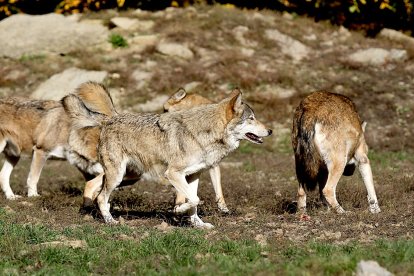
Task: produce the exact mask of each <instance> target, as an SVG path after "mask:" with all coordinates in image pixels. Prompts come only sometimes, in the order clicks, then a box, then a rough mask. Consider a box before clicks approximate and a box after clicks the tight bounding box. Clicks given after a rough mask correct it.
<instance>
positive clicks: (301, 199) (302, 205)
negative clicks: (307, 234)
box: [297, 184, 306, 215]
mask: <svg viewBox="0 0 414 276" xmlns="http://www.w3.org/2000/svg"><path fill="white" fill-rule="evenodd" d="M297 196H298V210H297V212H298V213H299V214H300V215H302V214H306V192H305V189H304V187H303V184H299V188H298V195H297Z"/></svg>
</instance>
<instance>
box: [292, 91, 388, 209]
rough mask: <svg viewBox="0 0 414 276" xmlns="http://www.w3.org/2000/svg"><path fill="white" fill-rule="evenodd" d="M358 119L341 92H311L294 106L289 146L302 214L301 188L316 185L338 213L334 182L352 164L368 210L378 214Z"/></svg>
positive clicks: (362, 128) (362, 126) (349, 170)
mask: <svg viewBox="0 0 414 276" xmlns="http://www.w3.org/2000/svg"><path fill="white" fill-rule="evenodd" d="M365 125H366V123H365V122H362V121H361V119H360V118H359V116H358V113H357V112H356V109H355V106H354V104H353V103H352V101H351V100H350V99H349V98H347V97H345V96H342V95H339V94H334V93H328V92H315V93H313V94H311V95H309V96H308V97H306V98H305V99H304V100H303V101H302V102H301V103H300V104H299V106H298V107H297V108H296V111H295V115H294V118H293V130H292V145H293V151H294V153H295V163H296V175H297V178H298V181H299V189H298V210H299V212H301V213H302V214H305V213H306V193H305V189H308V190H312V189H315V188H316V185H317V184H319V192H320V195H321V198H322V199H323V200H326V201H327V203H328V204H329V206H330V207H331V208H333V209H334V210H335V211H336V212H338V213H344V212H345V211H344V209H343V208H342V207H341V205H339V203H338V201H337V200H336V185H337V184H338V181H339V178H340V177H341V175H342V174H344V175H352V174H353V171H354V169H355V165H356V166H358V169H359V171H360V173H361V175H362V179H363V181H364V184H365V187H366V189H367V192H368V203H369V210H370V211H371V213H379V212H380V211H381V210H380V208H379V206H378V200H377V196H376V194H375V189H374V182H373V179H372V172H371V166H370V163H369V159H368V146H367V144H366V142H365V137H364V131H365Z"/></svg>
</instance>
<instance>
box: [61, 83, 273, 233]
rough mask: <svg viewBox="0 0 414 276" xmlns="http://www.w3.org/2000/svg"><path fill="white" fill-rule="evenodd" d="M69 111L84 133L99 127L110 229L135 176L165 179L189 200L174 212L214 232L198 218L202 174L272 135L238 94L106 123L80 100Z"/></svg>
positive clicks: (103, 202) (103, 201) (70, 102)
mask: <svg viewBox="0 0 414 276" xmlns="http://www.w3.org/2000/svg"><path fill="white" fill-rule="evenodd" d="M65 105H67V106H71V108H72V109H77V112H74V114H76V117H77V120H79V121H80V122H81V124H82V125H83V126H84V127H85V126H89V127H95V126H100V127H101V131H100V136H99V144H98V161H99V163H100V164H101V165H102V168H103V174H102V175H98V176H97V178H99V177H101V178H103V186H102V189H101V191H100V193H99V195H98V197H97V203H98V206H99V209H100V211H101V214H102V216H103V218H104V221H105V222H106V223H117V221H116V220H114V218H113V217H112V215H111V213H110V211H109V209H110V206H109V203H108V201H109V197H110V195H111V193H112V191H113V190H114V189H115V188H116V187H118V186H119V185H120V183H121V182H122V180H123V178H124V176H125V174H126V172H128V171H132V172H134V173H135V174H136V175H138V176H139V177H140V178H146V177H150V178H153V177H155V178H160V177H165V178H166V179H167V180H168V181H169V183H171V184H172V185H173V186H174V187H175V189H176V190H177V191H178V192H179V193H181V194H183V195H184V196H185V198H186V199H187V202H184V203H182V204H181V205H179V206H177V207H176V208H175V211H176V212H177V213H186V212H188V213H189V215H190V221H191V223H192V225H194V226H196V227H202V228H211V227H213V226H212V225H211V224H210V223H204V222H203V221H202V220H201V219H200V218H199V217H198V215H197V205H198V203H199V198H198V196H197V189H198V181H199V174H200V171H201V170H203V169H206V168H211V167H213V166H216V165H217V164H218V163H219V162H220V160H221V159H222V158H224V157H225V156H226V155H228V154H229V153H230V152H232V151H234V150H235V149H236V148H237V147H238V146H239V143H240V141H241V140H248V141H250V142H252V143H256V144H261V143H263V138H264V137H267V136H269V135H271V133H272V130H270V129H268V128H266V127H265V126H264V125H263V124H262V123H261V122H259V121H258V120H257V119H256V117H255V113H254V111H253V110H252V109H251V108H250V107H249V106H248V105H247V104H245V103H242V94H241V91H240V90H236V91H234V92H233V95H232V96H231V97H230V98H227V99H224V100H223V101H221V102H219V103H216V104H206V105H202V106H198V107H195V108H192V109H188V110H181V111H176V112H171V113H170V112H167V113H163V114H129V113H125V114H119V115H115V116H112V117H111V118H110V119H109V120H104V121H99V118H96V115H95V114H94V112H92V111H91V110H89V109H88V108H87V107H86V106H85V105H84V104H82V101H81V100H80V99H79V98H78V97H76V95H69V96H67V97H65Z"/></svg>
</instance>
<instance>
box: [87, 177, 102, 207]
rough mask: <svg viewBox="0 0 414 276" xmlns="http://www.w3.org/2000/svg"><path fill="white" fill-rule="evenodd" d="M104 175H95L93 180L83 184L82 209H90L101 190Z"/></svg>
mask: <svg viewBox="0 0 414 276" xmlns="http://www.w3.org/2000/svg"><path fill="white" fill-rule="evenodd" d="M103 177H104V173H101V174H99V175H97V176H96V177H95V178H93V179H91V180H89V181H88V182H86V184H85V190H84V192H83V208H87V207H91V206H92V205H93V202H94V201H95V199H96V197H97V196H98V194H99V191H100V190H101V189H102V182H103Z"/></svg>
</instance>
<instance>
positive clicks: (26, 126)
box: [0, 83, 113, 199]
mask: <svg viewBox="0 0 414 276" xmlns="http://www.w3.org/2000/svg"><path fill="white" fill-rule="evenodd" d="M94 85H98V84H95V83H88V84H87V86H94ZM99 92H101V93H99ZM78 96H79V98H80V99H81V100H82V101H83V102H84V104H86V105H87V106H88V107H89V108H90V109H91V110H93V111H94V112H96V113H98V112H102V113H106V112H109V111H108V109H110V108H111V106H113V104H112V103H110V101H111V99H110V97H109V93H107V91H104V90H101V91H98V93H97V92H96V91H95V90H91V89H90V90H88V91H86V90H85V91H84V92H83V93H80V94H78ZM70 125H71V121H70V119H69V117H68V116H67V114H66V112H65V110H64V108H63V106H62V103H61V102H60V101H52V100H33V99H26V98H7V99H2V100H0V152H3V153H4V155H5V161H4V165H3V168H2V170H1V172H0V183H1V187H2V190H3V192H4V194H5V196H6V198H7V199H17V198H19V197H20V196H19V195H16V194H14V192H13V191H12V189H11V187H10V175H11V173H12V170H13V168H14V166H15V165H16V164H17V162H18V161H19V159H20V156H21V155H29V156H30V155H32V162H31V165H30V172H29V175H28V178H27V188H28V192H27V195H28V196H29V197H32V196H38V195H39V194H38V192H37V183H38V181H39V177H40V174H41V171H42V169H43V166H44V164H45V162H46V160H47V159H49V158H56V159H67V153H68V143H67V141H68V135H69V128H70ZM81 172H82V173H83V175H84V176H85V178H91V175H90V174H88V173H87V172H85V171H81Z"/></svg>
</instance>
